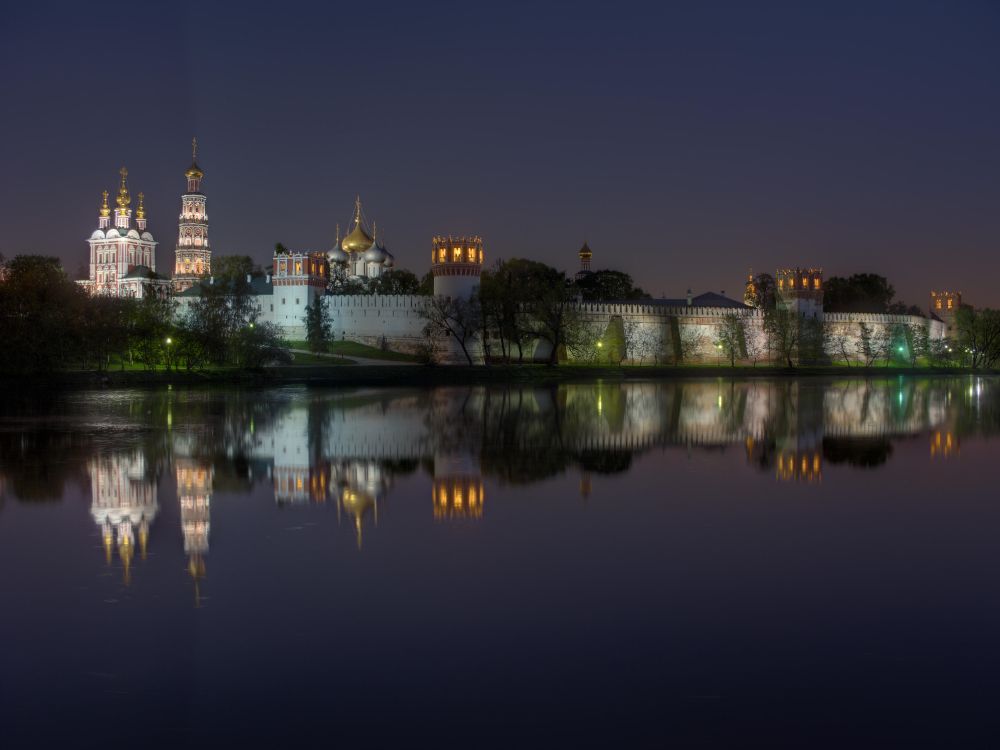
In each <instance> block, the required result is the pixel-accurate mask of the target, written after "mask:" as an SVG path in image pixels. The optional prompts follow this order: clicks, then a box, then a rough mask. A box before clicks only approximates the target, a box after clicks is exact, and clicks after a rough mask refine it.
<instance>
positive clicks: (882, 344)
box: [855, 323, 892, 367]
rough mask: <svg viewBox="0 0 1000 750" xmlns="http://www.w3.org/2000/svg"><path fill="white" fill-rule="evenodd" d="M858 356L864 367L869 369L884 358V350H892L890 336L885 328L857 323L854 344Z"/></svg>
mask: <svg viewBox="0 0 1000 750" xmlns="http://www.w3.org/2000/svg"><path fill="white" fill-rule="evenodd" d="M855 349H856V350H857V352H858V356H859V357H860V359H861V361H862V362H863V363H864V366H865V367H871V366H872V365H873V364H875V362H876V361H877V360H878V359H879V358H881V357H884V356H886V350H889V351H890V354H889V356H891V349H892V336H891V335H890V334H889V333H888V332H887V331H886V329H885V326H876V327H874V328H873V327H872V326H870V325H868V324H867V323H858V340H857V343H856V344H855Z"/></svg>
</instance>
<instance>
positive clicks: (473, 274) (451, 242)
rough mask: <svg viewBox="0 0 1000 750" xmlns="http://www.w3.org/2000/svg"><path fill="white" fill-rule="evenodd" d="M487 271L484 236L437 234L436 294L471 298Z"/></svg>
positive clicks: (433, 265) (434, 255) (433, 259)
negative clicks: (484, 256) (484, 268)
mask: <svg viewBox="0 0 1000 750" xmlns="http://www.w3.org/2000/svg"><path fill="white" fill-rule="evenodd" d="M482 270H483V238H482V237H435V238H434V240H433V250H432V251H431V273H432V274H433V275H434V294H435V295H437V296H441V297H452V298H453V299H468V298H469V297H471V296H472V293H473V292H474V291H475V289H476V287H478V286H479V276H480V274H481V273H482Z"/></svg>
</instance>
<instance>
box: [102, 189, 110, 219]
mask: <svg viewBox="0 0 1000 750" xmlns="http://www.w3.org/2000/svg"><path fill="white" fill-rule="evenodd" d="M103 195H104V200H103V201H102V202H101V216H111V209H110V208H109V207H108V191H107V190H105V191H104V193H103Z"/></svg>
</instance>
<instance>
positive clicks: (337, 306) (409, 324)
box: [323, 294, 427, 354]
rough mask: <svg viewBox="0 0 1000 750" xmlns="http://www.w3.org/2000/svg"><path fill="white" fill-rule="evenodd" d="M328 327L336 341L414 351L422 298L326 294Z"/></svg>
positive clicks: (420, 331) (420, 336) (419, 342)
mask: <svg viewBox="0 0 1000 750" xmlns="http://www.w3.org/2000/svg"><path fill="white" fill-rule="evenodd" d="M323 301H324V302H325V303H326V306H327V310H329V312H330V322H331V330H332V332H333V338H334V339H336V340H337V341H341V340H346V341H357V342H358V343H361V344H367V345H368V346H375V347H380V346H383V344H384V345H385V346H387V347H388V348H389V349H393V350H394V351H399V352H407V353H411V354H412V353H416V352H417V351H419V349H420V347H421V346H423V344H424V342H425V339H424V325H426V323H427V321H426V320H424V319H423V318H422V317H420V310H421V309H422V308H423V306H424V305H425V304H426V303H427V298H426V297H421V296H417V295H373V294H357V295H328V296H326V297H324V298H323Z"/></svg>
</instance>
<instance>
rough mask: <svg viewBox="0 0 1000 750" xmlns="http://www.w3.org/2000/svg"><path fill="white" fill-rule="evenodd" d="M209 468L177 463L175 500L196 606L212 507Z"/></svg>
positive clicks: (196, 463)
mask: <svg viewBox="0 0 1000 750" xmlns="http://www.w3.org/2000/svg"><path fill="white" fill-rule="evenodd" d="M212 478H213V471H212V469H211V467H208V466H205V465H203V464H201V463H198V462H196V461H192V460H190V459H178V460H177V497H178V499H179V501H180V505H181V533H182V534H183V535H184V553H185V554H186V555H187V556H188V573H189V574H190V576H191V578H192V580H193V581H194V600H195V606H196V607H197V606H199V605H200V604H201V591H200V581H201V579H202V578H204V577H205V559H204V555H205V554H206V553H207V552H208V533H209V529H210V525H211V524H210V521H211V518H210V516H211V504H212Z"/></svg>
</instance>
